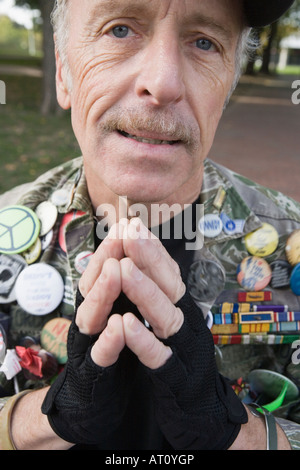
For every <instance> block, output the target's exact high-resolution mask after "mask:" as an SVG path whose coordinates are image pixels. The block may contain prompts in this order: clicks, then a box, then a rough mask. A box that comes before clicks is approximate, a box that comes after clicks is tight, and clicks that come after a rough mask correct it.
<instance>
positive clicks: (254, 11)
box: [244, 0, 294, 27]
mask: <svg viewBox="0 0 300 470" xmlns="http://www.w3.org/2000/svg"><path fill="white" fill-rule="evenodd" d="M293 3H294V0H244V11H245V15H246V19H247V23H248V25H249V26H252V27H258V26H266V25H268V24H271V23H274V22H275V21H277V20H278V19H279V18H280V17H281V16H282V15H283V14H284V13H285V12H286V11H287V10H288V9H289V8H290V7H291V6H292V4H293Z"/></svg>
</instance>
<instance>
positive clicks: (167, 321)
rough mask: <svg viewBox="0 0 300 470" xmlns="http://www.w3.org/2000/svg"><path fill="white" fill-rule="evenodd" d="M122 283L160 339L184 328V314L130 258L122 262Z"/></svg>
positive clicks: (125, 291)
mask: <svg viewBox="0 0 300 470" xmlns="http://www.w3.org/2000/svg"><path fill="white" fill-rule="evenodd" d="M120 266H121V283H122V290H123V292H124V293H125V295H126V296H127V297H128V298H129V300H131V301H132V302H133V303H134V304H135V305H136V306H137V308H138V310H139V312H140V313H141V315H142V316H143V318H145V319H146V320H147V322H148V323H149V324H150V325H151V327H152V328H153V331H154V333H155V335H156V336H158V337H159V338H169V337H170V336H173V335H174V334H175V333H177V331H179V329H180V328H181V326H182V323H183V313H182V311H181V310H180V309H179V308H176V307H175V305H174V304H173V303H172V302H171V301H170V299H169V298H168V297H167V295H166V294H165V293H164V292H163V291H162V290H161V289H160V288H159V287H158V286H157V284H156V283H155V282H154V281H153V280H152V279H150V278H148V277H147V276H146V275H145V274H144V273H142V271H141V270H139V269H138V268H137V267H136V266H135V264H134V263H133V261H132V260H131V259H130V258H124V259H122V260H121V261H120Z"/></svg>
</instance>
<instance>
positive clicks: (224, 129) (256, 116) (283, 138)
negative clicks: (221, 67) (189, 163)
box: [210, 76, 300, 201]
mask: <svg viewBox="0 0 300 470" xmlns="http://www.w3.org/2000/svg"><path fill="white" fill-rule="evenodd" d="M299 78H300V77H298V76H294V77H283V76H281V77H278V78H274V79H271V78H270V79H269V78H257V77H253V78H252V77H245V76H244V77H242V79H241V83H240V85H239V86H238V88H237V90H236V92H235V94H234V96H233V97H232V101H231V103H230V104H229V106H228V108H227V109H226V110H225V112H224V115H223V117H222V120H221V123H220V126H219V129H218V131H217V134H216V138H215V142H214V145H213V147H212V149H211V152H210V157H211V158H212V159H213V160H215V161H216V162H218V163H221V164H223V165H225V166H227V167H229V168H232V169H234V170H235V171H237V172H238V173H241V174H243V175H245V176H247V177H248V178H250V179H253V180H255V181H257V182H259V183H261V184H263V185H265V186H268V187H270V188H273V189H278V190H280V191H282V192H284V193H285V194H287V195H289V196H291V197H293V198H294V199H296V200H297V201H300V104H299V105H295V104H293V103H292V101H291V97H292V93H293V92H295V90H294V89H292V82H293V81H294V80H296V79H299Z"/></svg>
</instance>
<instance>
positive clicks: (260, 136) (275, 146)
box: [0, 0, 300, 201]
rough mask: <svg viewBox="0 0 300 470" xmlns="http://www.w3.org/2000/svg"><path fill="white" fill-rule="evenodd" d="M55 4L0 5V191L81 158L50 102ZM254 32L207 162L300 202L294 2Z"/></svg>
mask: <svg viewBox="0 0 300 470" xmlns="http://www.w3.org/2000/svg"><path fill="white" fill-rule="evenodd" d="M53 4H54V0H0V168H1V171H0V193H3V192H4V191H6V190H8V189H10V188H11V187H13V186H15V185H17V184H21V183H24V182H27V181H31V180H33V179H35V178H36V177H37V176H39V175H40V174H42V173H43V172H45V171H46V170H47V169H49V168H52V167H54V166H55V165H58V164H59V163H61V162H64V161H67V160H69V159H70V158H73V157H75V156H78V155H80V149H79V148H78V144H77V142H76V140H75V137H74V135H73V132H72V128H71V123H70V113H69V112H65V111H62V110H61V109H60V108H59V107H58V105H57V102H56V93H55V84H54V77H55V62H54V53H53V39H52V30H51V25H50V12H51V10H52V8H53ZM255 34H257V35H258V36H259V37H260V39H261V47H260V48H259V49H258V50H257V51H256V54H255V57H254V60H251V61H249V62H246V63H245V64H244V73H243V76H242V78H241V81H240V84H239V85H238V87H237V89H236V91H235V93H234V95H233V96H232V99H231V101H230V103H229V105H228V106H227V108H226V110H225V111H224V115H223V117H222V120H221V123H220V126H219V129H218V131H217V134H216V139H215V142H214V145H213V147H212V149H211V152H210V155H209V156H210V158H212V159H213V160H215V161H217V162H218V163H221V164H224V165H226V166H227V167H229V168H231V169H234V170H235V171H237V172H238V173H241V174H243V175H244V176H246V177H248V178H250V179H254V180H255V181H257V182H259V183H261V184H263V185H265V186H268V187H270V188H272V189H275V190H280V191H283V192H284V193H285V194H287V195H289V196H291V197H293V198H294V199H296V200H298V201H300V0H296V1H295V3H294V6H293V7H292V8H291V9H290V11H289V12H288V13H287V14H286V15H285V16H284V17H283V18H282V19H281V20H280V21H278V22H276V23H274V24H273V25H272V26H269V27H266V28H261V29H258V30H256V31H255Z"/></svg>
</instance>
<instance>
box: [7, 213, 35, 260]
mask: <svg viewBox="0 0 300 470" xmlns="http://www.w3.org/2000/svg"><path fill="white" fill-rule="evenodd" d="M39 233H40V221H39V219H38V217H37V216H36V214H35V213H34V212H33V211H32V210H31V209H29V208H28V207H25V206H8V207H6V208H4V209H2V210H1V211H0V253H5V254H10V255H15V254H17V253H22V252H23V251H26V250H28V248H30V247H31V246H32V245H33V243H34V242H35V241H36V239H37V238H38V236H39Z"/></svg>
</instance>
